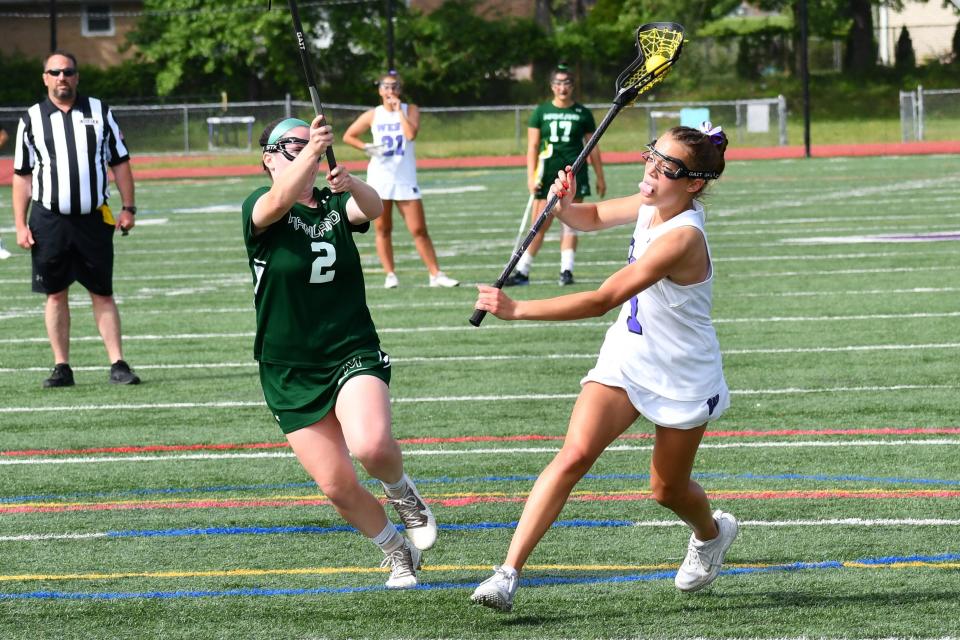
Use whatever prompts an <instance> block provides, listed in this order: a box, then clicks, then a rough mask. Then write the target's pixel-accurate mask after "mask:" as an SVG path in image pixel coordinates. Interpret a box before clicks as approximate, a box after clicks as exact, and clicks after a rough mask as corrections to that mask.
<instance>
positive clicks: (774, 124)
mask: <svg viewBox="0 0 960 640" xmlns="http://www.w3.org/2000/svg"><path fill="white" fill-rule="evenodd" d="M535 106H536V105H499V106H476V107H449V108H438V107H421V109H420V113H421V117H420V120H421V132H420V135H419V136H418V137H417V147H418V154H419V155H421V157H458V156H475V155H514V154H518V153H519V154H522V153H524V152H525V151H526V135H527V119H528V118H529V117H530V114H531V113H532V111H533V109H534V108H535ZM586 106H587V107H588V108H590V109H591V110H592V111H593V114H594V117H595V119H596V120H597V122H599V121H600V119H601V118H602V117H603V116H604V115H605V114H606V112H607V110H608V109H609V108H610V105H609V104H587V105H586ZM111 108H112V109H113V112H114V114H115V115H116V117H117V120H118V121H119V122H120V126H121V128H122V129H123V132H124V136H125V137H126V140H127V143H128V144H129V146H130V148H131V149H132V150H133V151H134V152H135V153H136V154H138V155H143V154H151V153H169V154H196V153H217V152H228V151H229V152H236V151H238V150H240V151H243V150H249V149H252V148H256V147H257V142H258V138H259V136H260V133H261V131H262V130H263V128H264V127H265V126H266V124H267V123H268V122H270V121H271V120H274V119H276V118H281V117H291V116H293V117H300V118H303V119H304V120H309V119H310V118H311V117H312V106H311V104H310V103H309V102H305V101H296V100H291V99H290V97H289V96H288V97H287V99H285V100H277V101H270V102H230V103H226V104H224V103H190V104H187V103H185V104H179V105H169V104H168V105H138V106H115V107H111ZM369 108H370V106H369V105H365V106H358V105H346V104H327V105H324V111H325V115H326V117H327V120H328V121H329V122H330V124H331V125H332V126H333V127H334V129H335V130H336V131H337V135H338V137H339V135H342V133H343V131H345V130H346V128H347V127H348V126H349V124H350V123H351V122H353V120H354V119H355V118H356V117H357V116H358V115H360V114H361V113H363V112H364V111H366V110H367V109H369ZM25 110H26V107H17V108H10V107H2V108H0V124H2V125H3V126H4V128H6V130H7V131H8V132H9V133H10V135H11V136H13V135H14V132H15V131H16V129H17V123H18V121H19V119H20V116H21V115H22V114H23V113H24V111H25ZM701 120H710V121H712V122H713V123H714V124H715V125H721V126H722V127H723V128H724V130H725V131H726V132H727V135H728V137H730V139H731V141H732V142H734V143H736V144H738V145H741V146H776V145H786V144H787V105H786V99H785V98H784V97H783V96H778V97H776V98H763V99H750V100H719V101H707V102H696V103H694V102H640V103H638V104H636V105H634V106H633V107H632V108H629V109H625V110H624V111H623V112H621V114H620V115H619V116H618V118H617V122H616V123H615V125H614V126H612V127H611V128H610V129H609V130H608V132H607V133H606V134H605V136H604V138H603V141H602V145H601V146H602V149H603V150H610V151H636V150H637V149H639V148H640V147H642V146H643V145H644V144H646V143H647V142H649V141H650V140H651V139H653V138H656V137H657V135H658V133H660V132H662V131H664V130H666V129H667V128H669V127H671V126H674V125H677V124H681V123H683V124H690V125H699V123H700V121H701ZM3 151H4V153H5V154H7V155H10V154H12V153H13V151H12V145H10V146H8V147H7V148H6V149H4V150H3Z"/></svg>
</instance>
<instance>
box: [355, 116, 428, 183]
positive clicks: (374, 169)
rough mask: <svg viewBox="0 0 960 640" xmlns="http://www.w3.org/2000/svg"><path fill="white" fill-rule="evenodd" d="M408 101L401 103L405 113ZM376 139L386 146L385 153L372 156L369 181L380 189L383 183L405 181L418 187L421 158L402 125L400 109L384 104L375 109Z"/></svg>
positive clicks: (374, 136) (373, 128)
mask: <svg viewBox="0 0 960 640" xmlns="http://www.w3.org/2000/svg"><path fill="white" fill-rule="evenodd" d="M407 106H408V105H407V103H405V102H404V103H403V104H401V105H400V108H401V109H403V113H404V115H406V113H407ZM370 132H371V133H372V134H373V143H374V144H377V145H382V146H383V155H382V157H376V156H375V157H373V158H370V164H369V165H367V182H368V183H369V184H370V185H371V186H372V187H373V188H374V189H377V191H378V192H379V191H380V190H381V189H380V187H381V186H388V185H401V186H405V187H410V188H412V189H414V191H417V192H419V189H417V159H416V155H415V144H414V141H413V140H408V139H407V138H405V137H404V135H403V128H402V127H401V126H400V113H399V112H397V111H387V110H386V108H384V107H383V105H381V106H379V107H377V108H376V109H374V111H373V123H372V124H371V125H370Z"/></svg>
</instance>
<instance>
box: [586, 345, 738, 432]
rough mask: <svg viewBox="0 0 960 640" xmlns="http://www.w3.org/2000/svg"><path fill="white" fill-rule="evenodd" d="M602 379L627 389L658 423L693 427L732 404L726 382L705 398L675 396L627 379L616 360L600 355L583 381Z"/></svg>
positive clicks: (633, 401)
mask: <svg viewBox="0 0 960 640" xmlns="http://www.w3.org/2000/svg"><path fill="white" fill-rule="evenodd" d="M587 382H599V383H600V384H605V385H607V386H608V387H617V388H619V389H623V390H624V391H626V392H627V397H628V398H630V403H631V404H632V405H633V406H634V408H636V410H637V411H639V412H640V415H642V416H643V417H644V418H646V419H647V420H649V421H650V422H652V423H653V424H655V425H658V426H661V427H670V428H672V429H693V428H695V427H699V426H700V425H702V424H704V423H707V422H711V421H713V420H716V419H717V418H719V417H720V416H722V415H723V413H724V412H725V411H726V410H727V409H729V408H730V390H729V389H728V388H727V384H726V382H724V384H723V388H722V389H720V390H719V391H718V392H717V393H716V395H714V396H711V397H709V398H704V399H703V400H672V399H670V398H664V397H663V396H661V395H659V394H656V393H654V392H653V391H650V390H649V389H646V388H644V387H641V386H639V385H637V384H636V383H634V382H632V381H630V380H628V379H627V377H626V376H624V375H623V372H622V371H621V370H620V367H619V366H617V364H616V363H614V362H610V361H606V362H605V361H604V360H603V359H600V360H598V361H597V364H596V365H595V366H594V367H593V369H590V371H588V372H587V375H585V376H584V377H583V380H581V381H580V384H581V386H582V385H584V384H586V383H587Z"/></svg>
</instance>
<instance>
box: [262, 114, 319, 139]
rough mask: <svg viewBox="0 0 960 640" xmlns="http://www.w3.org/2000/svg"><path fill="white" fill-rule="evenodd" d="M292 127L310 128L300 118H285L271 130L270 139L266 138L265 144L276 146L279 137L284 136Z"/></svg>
mask: <svg viewBox="0 0 960 640" xmlns="http://www.w3.org/2000/svg"><path fill="white" fill-rule="evenodd" d="M294 127H306V128H307V129H309V128H310V125H309V124H308V123H306V122H304V121H303V120H301V119H300V118H287V119H286V120H281V121H280V122H278V123H277V126H275V127H274V128H273V131H271V132H270V137H269V138H267V144H276V142H277V140H279V139H280V136H282V135H283V134H285V133H286V132H287V131H290V129H293V128H294Z"/></svg>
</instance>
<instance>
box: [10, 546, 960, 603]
mask: <svg viewBox="0 0 960 640" xmlns="http://www.w3.org/2000/svg"><path fill="white" fill-rule="evenodd" d="M957 559H960V554H956V553H947V554H937V555H928V556H924V555H913V556H887V557H882V558H865V559H861V560H856V561H854V562H856V563H858V564H867V565H876V566H883V565H889V564H897V563H901V562H931V563H936V562H945V561H949V560H957ZM849 564H850V562H845V561H840V560H827V561H823V562H791V563H788V564H778V565H772V566H766V567H731V568H728V569H724V570H723V571H721V572H720V575H726V576H742V575H751V574H772V573H783V572H792V571H813V570H825V569H834V570H842V569H849V568H851V567H850V566H849ZM676 574H677V572H676V570H672V569H671V570H666V571H663V570H661V571H652V572H646V573H631V574H625V575H616V576H580V577H564V576H542V577H534V578H522V579H521V580H520V585H521V586H524V587H544V586H556V585H589V584H617V583H630V582H654V581H657V580H669V579H672V578H673V577H674V576H675V575H676ZM478 584H479V582H472V581H471V582H449V581H447V582H428V583H421V584H419V585H417V586H416V587H414V588H413V589H412V590H415V591H436V590H451V589H472V588H474V587H476V586H477V585H478ZM386 590H387V588H386V587H385V586H383V585H366V586H357V587H316V588H312V589H266V588H258V587H251V588H245V589H226V590H222V591H216V590H182V589H181V590H176V591H141V592H136V591H127V592H124V591H118V592H109V591H107V592H98V591H90V592H83V591H80V592H69V591H26V592H22V593H0V600H131V599H143V600H174V599H186V598H228V597H238V596H240V597H275V596H312V595H346V594H353V593H364V592H372V591H386Z"/></svg>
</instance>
